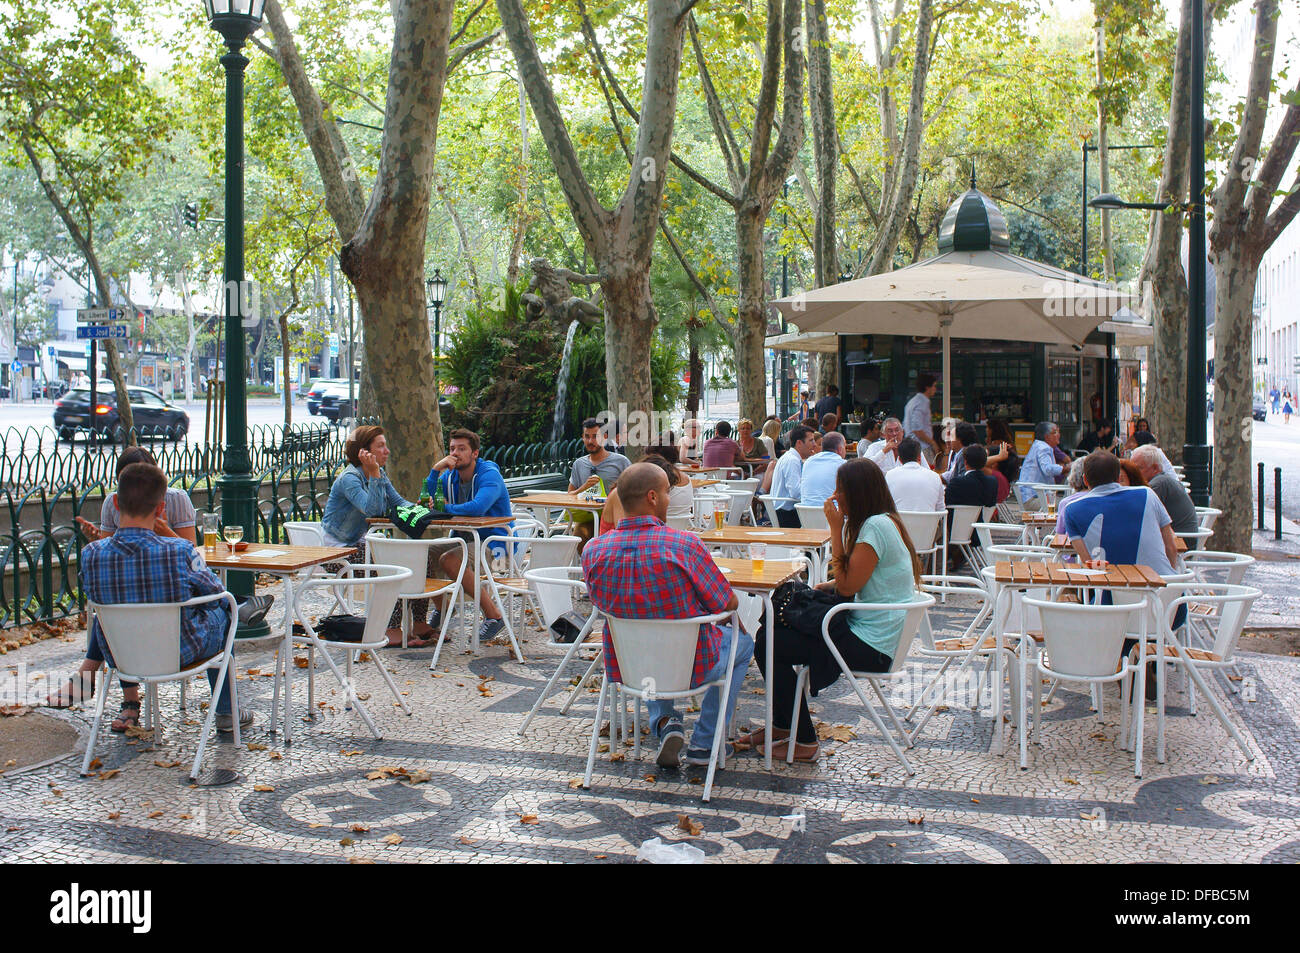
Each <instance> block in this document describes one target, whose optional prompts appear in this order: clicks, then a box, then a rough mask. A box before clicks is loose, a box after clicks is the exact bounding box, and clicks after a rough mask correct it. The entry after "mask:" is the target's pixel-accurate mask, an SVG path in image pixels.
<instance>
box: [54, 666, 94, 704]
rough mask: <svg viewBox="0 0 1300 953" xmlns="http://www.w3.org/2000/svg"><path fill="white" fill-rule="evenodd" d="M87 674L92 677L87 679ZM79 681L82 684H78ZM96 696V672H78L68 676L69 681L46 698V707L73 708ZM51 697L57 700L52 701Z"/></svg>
mask: <svg viewBox="0 0 1300 953" xmlns="http://www.w3.org/2000/svg"><path fill="white" fill-rule="evenodd" d="M86 675H89V676H90V678H88V679H87V678H86V677H85V676H86ZM78 682H80V683H81V684H80V685H78V684H77V683H78ZM87 682H89V684H90V690H89V691H87V690H86V684H87ZM94 697H95V673H94V672H84V673H83V672H78V673H77V674H76V675H70V676H68V680H67V682H66V683H64V684H63V685H62V686H60V687H59V690H58V691H57V692H55V693H53V694H52V695H50V696H49V697H48V698H46V699H45V707H46V708H72V707H74V706H76V705H80V704H82V703H83V702H86V701H88V700H89V699H91V698H94ZM51 698H53V699H55V700H54V701H50V699H51ZM65 698H66V700H65Z"/></svg>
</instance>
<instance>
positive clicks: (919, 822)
mask: <svg viewBox="0 0 1300 953" xmlns="http://www.w3.org/2000/svg"><path fill="white" fill-rule="evenodd" d="M907 823H909V824H915V825H917V826H918V827H919V826H920V825H922V824H924V823H925V815H924V814H922V815H921V816H920V817H909V818H908V819H907Z"/></svg>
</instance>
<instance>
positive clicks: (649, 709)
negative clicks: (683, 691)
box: [645, 626, 754, 751]
mask: <svg viewBox="0 0 1300 953" xmlns="http://www.w3.org/2000/svg"><path fill="white" fill-rule="evenodd" d="M732 639H736V640H737V642H736V667H735V669H733V671H732V673H731V691H730V695H729V699H728V705H727V712H726V713H725V714H724V715H723V718H722V723H723V725H724V730H725V725H726V723H727V721H729V720H730V717H731V712H733V711H735V709H736V700H737V699H738V698H739V697H740V686H741V685H742V684H743V683H744V681H745V672H746V671H747V670H748V668H749V660H750V659H752V658H753V657H754V640H753V639H752V638H750V636H749V635H748V634H746V633H745V632H740V633H736V632H734V631H733V630H732V628H731V627H730V626H723V627H722V644H721V648H720V650H719V652H718V664H717V665H715V666H713V668H712V669H710V671H709V673H708V674H707V675H705V676H704V681H706V682H712V681H717V680H718V679H720V678H723V677H724V676H725V675H726V674H727V657H728V656H729V655H730V653H731V640H732ZM645 707H646V713H647V716H648V717H649V719H650V731H651V733H652V734H653V735H654V737H655V738H656V739H658V737H659V722H660V720H661V719H662V718H664V717H667V718H668V719H669V721H676V722H680V721H681V720H682V716H681V715H679V714H678V713H677V708H676V707H675V706H674V705H673V703H672V701H670V700H655V701H647V702H646V703H645ZM721 707H722V693H721V692H720V691H719V690H718V689H717V688H716V687H715V688H710V689H709V690H708V691H707V692H705V693H704V702H703V703H702V704H701V705H700V717H699V718H697V719H695V730H694V731H693V732H692V733H691V744H690V747H691V749H692V750H695V751H708V750H711V749H712V748H713V733H714V732H715V731H716V730H717V728H718V714H719V712H718V709H720V708H721Z"/></svg>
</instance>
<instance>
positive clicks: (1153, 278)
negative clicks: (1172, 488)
mask: <svg viewBox="0 0 1300 953" xmlns="http://www.w3.org/2000/svg"><path fill="white" fill-rule="evenodd" d="M1191 58H1192V4H1191V0H1183V5H1182V16H1181V18H1180V21H1179V24H1178V45H1177V47H1176V49H1175V51H1174V69H1173V76H1172V84H1171V85H1172V89H1173V95H1172V101H1171V102H1170V106H1169V132H1168V136H1167V138H1166V139H1165V154H1164V163H1163V166H1162V168H1161V171H1160V185H1159V187H1158V189H1157V193H1156V194H1157V195H1158V196H1159V199H1160V201H1163V202H1169V203H1171V204H1173V203H1177V206H1176V207H1174V208H1172V209H1171V210H1170V211H1169V212H1167V213H1161V212H1156V213H1154V214H1153V215H1152V216H1151V230H1150V233H1149V235H1148V238H1147V249H1146V254H1145V256H1144V257H1143V259H1142V270H1141V272H1140V275H1139V278H1140V280H1139V285H1140V287H1141V288H1142V303H1143V305H1144V310H1146V309H1147V308H1149V309H1150V315H1149V316H1150V318H1151V323H1152V330H1153V334H1154V337H1155V341H1154V346H1153V348H1152V354H1151V374H1150V377H1149V378H1148V380H1149V384H1148V393H1147V397H1146V401H1145V407H1144V410H1145V414H1144V416H1146V417H1147V418H1148V419H1149V421H1150V423H1151V429H1152V430H1153V431H1154V432H1155V433H1157V434H1165V435H1166V437H1165V439H1164V450H1165V453H1166V454H1167V455H1168V457H1169V459H1170V460H1172V461H1173V462H1175V463H1181V462H1182V456H1183V444H1182V440H1181V439H1179V438H1178V435H1180V434H1184V433H1186V432H1187V400H1186V394H1187V309H1188V303H1189V302H1188V296H1187V272H1186V270H1185V269H1184V268H1183V256H1182V242H1183V214H1184V213H1183V209H1182V207H1181V204H1182V203H1183V202H1186V201H1187V187H1188V170H1187V155H1188V150H1189V148H1190V145H1189V140H1190V137H1191V115H1190V111H1189V110H1188V108H1187V87H1188V85H1189V83H1190V82H1191V80H1190V76H1191V68H1192V67H1191ZM1148 289H1149V293H1148Z"/></svg>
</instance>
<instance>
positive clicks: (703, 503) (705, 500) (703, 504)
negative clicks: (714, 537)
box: [691, 489, 731, 529]
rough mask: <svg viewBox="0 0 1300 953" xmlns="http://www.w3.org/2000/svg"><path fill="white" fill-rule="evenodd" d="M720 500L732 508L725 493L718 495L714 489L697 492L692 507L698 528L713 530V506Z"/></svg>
mask: <svg viewBox="0 0 1300 953" xmlns="http://www.w3.org/2000/svg"><path fill="white" fill-rule="evenodd" d="M719 500H721V501H722V502H723V503H725V504H726V505H727V506H728V507H730V505H731V501H730V499H729V498H728V497H727V494H725V493H718V492H716V491H714V490H712V489H709V490H697V491H696V492H695V495H694V497H692V502H691V507H692V513H693V517H694V519H695V525H696V527H697V528H699V529H713V527H714V521H713V504H714V503H716V502H718V501H719ZM724 522H725V520H724Z"/></svg>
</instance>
